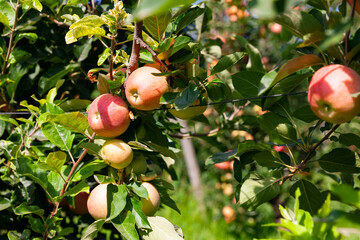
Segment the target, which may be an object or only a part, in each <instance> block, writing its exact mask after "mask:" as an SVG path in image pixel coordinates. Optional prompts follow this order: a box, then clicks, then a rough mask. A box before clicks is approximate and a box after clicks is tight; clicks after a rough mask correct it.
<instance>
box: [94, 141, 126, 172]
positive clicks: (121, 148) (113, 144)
mask: <svg viewBox="0 0 360 240" xmlns="http://www.w3.org/2000/svg"><path fill="white" fill-rule="evenodd" d="M100 154H101V157H102V159H103V160H104V161H105V162H106V163H107V164H109V165H110V166H112V167H113V168H116V169H123V168H125V167H127V166H128V165H129V164H130V163H131V161H132V160H133V151H132V149H131V147H130V146H129V145H128V144H127V143H125V142H124V141H122V140H120V139H111V140H107V141H106V142H105V143H104V145H103V147H102V148H101V152H100Z"/></svg>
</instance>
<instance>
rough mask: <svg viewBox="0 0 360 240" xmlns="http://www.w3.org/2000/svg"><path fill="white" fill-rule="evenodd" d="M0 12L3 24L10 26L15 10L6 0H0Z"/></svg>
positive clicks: (12, 23)
mask: <svg viewBox="0 0 360 240" xmlns="http://www.w3.org/2000/svg"><path fill="white" fill-rule="evenodd" d="M0 13H1V14H2V17H0V18H1V19H2V21H4V25H5V26H7V27H9V26H10V27H12V26H13V25H14V19H15V10H14V9H13V8H12V7H11V5H10V3H9V2H8V1H3V0H2V1H0ZM4 16H5V17H6V19H5V17H4ZM2 21H1V22H2ZM6 23H7V24H6Z"/></svg>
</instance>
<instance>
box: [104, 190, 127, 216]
mask: <svg viewBox="0 0 360 240" xmlns="http://www.w3.org/2000/svg"><path fill="white" fill-rule="evenodd" d="M126 196H127V191H126V186H125V185H114V184H108V185H107V196H106V197H107V203H108V204H107V207H108V209H107V216H106V218H107V219H110V220H111V219H114V218H116V217H117V216H119V214H120V212H121V211H122V210H123V209H124V208H125V205H126Z"/></svg>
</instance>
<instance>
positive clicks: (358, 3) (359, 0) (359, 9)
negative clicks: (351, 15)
mask: <svg viewBox="0 0 360 240" xmlns="http://www.w3.org/2000/svg"><path fill="white" fill-rule="evenodd" d="M347 1H348V3H349V4H350V6H352V5H353V0H347ZM355 2H356V6H355V10H356V12H357V13H358V14H360V0H356V1H355Z"/></svg>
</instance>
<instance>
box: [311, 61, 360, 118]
mask: <svg viewBox="0 0 360 240" xmlns="http://www.w3.org/2000/svg"><path fill="white" fill-rule="evenodd" d="M358 92H360V76H359V75H358V74H357V73H356V72H355V71H354V70H352V69H351V68H349V67H346V66H344V65H340V64H331V65H327V66H325V67H322V68H320V69H319V70H317V71H316V72H315V74H314V75H313V77H312V79H311V82H310V84H309V91H308V101H309V104H310V107H311V110H312V111H313V112H314V113H315V115H317V116H318V117H319V118H320V119H322V120H324V121H326V122H329V123H335V124H340V123H344V122H348V121H350V120H351V119H353V118H354V117H355V116H357V115H358V114H359V113H360V95H359V96H357V97H355V96H351V94H355V93H358Z"/></svg>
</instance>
